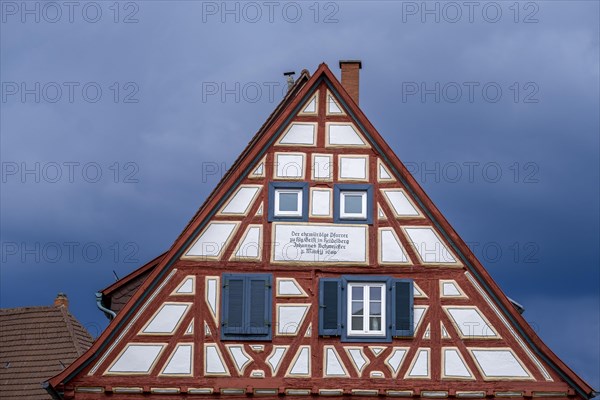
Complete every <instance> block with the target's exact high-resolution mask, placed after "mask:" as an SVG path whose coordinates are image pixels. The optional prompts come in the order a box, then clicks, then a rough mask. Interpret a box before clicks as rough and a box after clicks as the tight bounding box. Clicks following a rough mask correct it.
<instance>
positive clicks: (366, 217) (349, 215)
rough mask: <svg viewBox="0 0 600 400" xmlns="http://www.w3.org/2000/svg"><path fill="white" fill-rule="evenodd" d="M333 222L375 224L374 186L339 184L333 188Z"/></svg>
mask: <svg viewBox="0 0 600 400" xmlns="http://www.w3.org/2000/svg"><path fill="white" fill-rule="evenodd" d="M333 191H334V193H333V220H334V222H336V223H339V224H357V223H358V224H372V223H373V185H368V184H350V183H348V184H338V185H334V187H333Z"/></svg>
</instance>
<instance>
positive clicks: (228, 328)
mask: <svg viewBox="0 0 600 400" xmlns="http://www.w3.org/2000/svg"><path fill="white" fill-rule="evenodd" d="M272 281H273V278H272V275H271V274H223V294H222V298H221V304H222V308H221V309H222V316H221V317H222V323H221V339H222V340H229V339H242V340H271V338H272V329H271V326H272V311H271V304H272V297H273V296H272V293H273V289H272Z"/></svg>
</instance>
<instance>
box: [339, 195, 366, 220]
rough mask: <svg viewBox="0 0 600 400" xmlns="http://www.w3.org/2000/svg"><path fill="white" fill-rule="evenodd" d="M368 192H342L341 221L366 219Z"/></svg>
mask: <svg viewBox="0 0 600 400" xmlns="http://www.w3.org/2000/svg"><path fill="white" fill-rule="evenodd" d="M366 218H367V192H363V191H343V192H340V219H366Z"/></svg>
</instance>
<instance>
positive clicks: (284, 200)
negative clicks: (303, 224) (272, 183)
mask: <svg viewBox="0 0 600 400" xmlns="http://www.w3.org/2000/svg"><path fill="white" fill-rule="evenodd" d="M274 214H275V216H277V217H302V189H276V190H275V210H274Z"/></svg>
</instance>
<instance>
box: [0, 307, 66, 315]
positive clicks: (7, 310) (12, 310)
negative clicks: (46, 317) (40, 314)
mask: <svg viewBox="0 0 600 400" xmlns="http://www.w3.org/2000/svg"><path fill="white" fill-rule="evenodd" d="M54 308H55V307H54V306H23V307H13V308H0V313H5V314H9V313H17V312H19V313H20V312H23V311H42V310H51V309H54Z"/></svg>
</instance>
